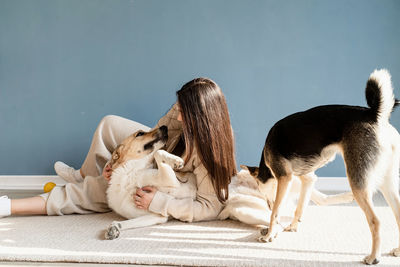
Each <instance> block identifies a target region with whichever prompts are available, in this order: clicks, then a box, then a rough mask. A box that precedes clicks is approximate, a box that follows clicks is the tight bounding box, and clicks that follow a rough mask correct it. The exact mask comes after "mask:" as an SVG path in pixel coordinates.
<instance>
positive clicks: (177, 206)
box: [0, 78, 236, 222]
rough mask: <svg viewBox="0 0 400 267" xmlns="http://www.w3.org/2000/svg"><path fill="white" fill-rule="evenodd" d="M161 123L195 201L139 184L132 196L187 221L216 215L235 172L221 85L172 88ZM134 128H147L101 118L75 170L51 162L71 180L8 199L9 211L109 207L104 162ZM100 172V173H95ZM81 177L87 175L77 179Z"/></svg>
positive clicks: (199, 81)
mask: <svg viewBox="0 0 400 267" xmlns="http://www.w3.org/2000/svg"><path fill="white" fill-rule="evenodd" d="M161 125H166V126H167V127H168V133H169V138H168V142H167V145H166V148H167V149H166V150H167V151H168V152H171V153H173V154H176V155H178V156H182V157H183V158H184V160H185V166H184V168H183V169H182V170H180V171H182V172H193V173H194V174H195V176H196V180H197V190H198V191H197V197H196V199H195V200H192V199H175V198H174V197H172V196H170V195H168V194H166V193H162V192H159V191H157V189H155V188H153V187H144V188H141V189H138V190H137V192H136V195H135V196H134V198H135V199H134V200H135V203H136V205H137V207H138V208H141V209H146V210H147V209H148V210H150V211H152V212H155V213H158V214H162V215H164V216H168V215H170V216H172V217H174V218H176V219H179V220H182V221H187V222H191V221H202V220H212V219H216V218H217V215H218V214H219V212H220V211H221V209H222V206H223V203H224V201H225V200H227V198H228V185H229V183H230V179H231V177H232V176H233V175H235V174H236V162H235V155H234V140H233V132H232V128H231V124H230V119H229V113H228V109H227V105H226V102H225V97H224V95H223V93H222V91H221V89H220V88H219V87H218V85H217V84H216V83H215V82H213V81H212V80H210V79H206V78H197V79H194V80H192V81H190V82H188V83H186V84H185V85H184V86H183V87H182V88H181V89H180V90H179V91H178V92H177V103H176V104H175V105H174V106H173V107H172V108H171V110H170V111H169V112H168V113H167V114H166V115H165V116H164V117H163V118H161V119H160V121H159V122H158V124H157V126H156V127H159V126H161ZM139 129H142V130H149V128H148V127H146V126H144V125H141V124H138V123H136V122H133V121H129V120H126V119H123V118H121V117H116V116H107V117H105V118H104V119H103V120H102V121H101V123H100V124H99V126H98V128H97V130H96V132H95V135H94V137H93V140H92V145H91V147H90V150H89V153H88V155H87V157H86V159H85V162H84V163H83V165H82V167H81V169H80V170H73V169H72V168H70V167H68V166H67V165H65V164H63V163H60V162H58V163H56V164H55V169H56V171H57V173H58V174H59V175H60V176H61V177H63V178H64V179H66V180H67V181H69V182H74V183H68V184H67V185H66V186H65V187H56V188H54V189H53V191H52V192H51V193H50V194H44V195H41V196H39V197H34V198H29V199H22V200H11V201H10V202H11V214H48V215H55V214H58V215H63V214H70V213H90V212H106V211H109V209H108V207H107V202H106V195H105V194H106V193H105V192H106V189H107V179H109V178H110V177H111V171H110V168H109V167H108V166H107V167H105V168H104V170H103V167H104V165H105V164H106V162H107V161H108V160H109V159H110V156H111V153H112V152H113V150H114V149H115V147H116V146H117V145H118V144H119V143H120V142H121V141H122V140H123V139H125V137H127V136H128V135H130V134H131V133H132V132H135V131H137V130H139ZM102 170H103V171H102ZM100 173H102V174H103V176H98V175H99V174H100ZM85 176H88V177H87V178H86V179H83V182H82V177H85ZM96 176H97V177H96ZM104 178H105V179H104ZM76 182H78V183H76ZM1 201H2V199H0V203H1ZM3 202H5V201H3ZM0 206H1V204H0ZM1 215H2V214H0V216H1ZM3 215H7V214H3Z"/></svg>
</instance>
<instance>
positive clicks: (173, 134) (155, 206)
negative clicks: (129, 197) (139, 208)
mask: <svg viewBox="0 0 400 267" xmlns="http://www.w3.org/2000/svg"><path fill="white" fill-rule="evenodd" d="M178 115H179V109H178V105H177V104H175V105H173V107H172V108H171V109H170V110H169V111H168V113H167V114H166V115H165V116H164V117H162V118H161V119H160V120H159V121H158V123H157V126H156V127H160V126H162V125H165V126H167V127H168V135H169V137H168V141H167V144H166V147H167V151H168V152H171V151H172V150H173V149H174V148H175V146H176V145H177V143H178V141H179V138H180V135H181V134H182V122H181V121H178V120H177V118H178ZM180 172H192V173H193V174H194V175H195V176H196V183H197V195H196V199H195V200H193V199H191V198H186V199H176V198H174V197H173V196H171V195H168V194H166V193H162V192H159V191H157V193H156V194H155V196H154V198H153V200H152V202H151V203H150V206H149V210H150V211H152V212H155V213H158V214H161V215H164V216H172V217H174V218H176V219H179V220H181V221H187V222H192V221H205V220H214V219H216V218H217V216H218V214H219V213H220V211H221V210H222V208H223V204H221V203H220V202H219V200H218V198H217V196H216V194H215V190H214V187H213V185H212V181H211V177H210V176H209V174H208V172H207V169H206V168H205V167H204V165H203V163H202V162H201V160H200V158H199V156H198V153H197V151H196V149H193V153H192V156H191V157H190V159H189V160H188V162H187V163H186V164H185V166H184V167H183V169H181V170H180ZM177 175H179V172H178V173H177Z"/></svg>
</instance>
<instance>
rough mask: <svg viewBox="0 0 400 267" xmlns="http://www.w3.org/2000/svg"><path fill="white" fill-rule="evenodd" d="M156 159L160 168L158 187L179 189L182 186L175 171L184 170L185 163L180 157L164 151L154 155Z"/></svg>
mask: <svg viewBox="0 0 400 267" xmlns="http://www.w3.org/2000/svg"><path fill="white" fill-rule="evenodd" d="M154 159H155V160H156V162H157V167H158V179H159V183H160V184H157V185H158V186H173V187H177V186H179V185H180V183H179V181H178V180H177V179H176V174H175V172H174V169H181V168H183V165H184V161H183V159H181V158H180V157H177V156H175V155H172V154H170V153H168V152H166V151H164V150H158V151H157V152H156V153H155V154H154Z"/></svg>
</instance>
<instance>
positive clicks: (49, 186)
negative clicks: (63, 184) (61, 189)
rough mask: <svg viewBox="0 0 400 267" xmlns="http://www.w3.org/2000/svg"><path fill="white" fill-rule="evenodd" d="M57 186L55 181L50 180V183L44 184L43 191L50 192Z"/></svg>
mask: <svg viewBox="0 0 400 267" xmlns="http://www.w3.org/2000/svg"><path fill="white" fill-rule="evenodd" d="M55 186H56V184H55V183H53V182H48V183H46V184H45V185H44V186H43V191H44V192H45V193H48V192H50V191H51V190H53V188H54V187H55Z"/></svg>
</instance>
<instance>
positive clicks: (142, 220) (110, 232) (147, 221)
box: [105, 214, 168, 240]
mask: <svg viewBox="0 0 400 267" xmlns="http://www.w3.org/2000/svg"><path fill="white" fill-rule="evenodd" d="M167 221H168V217H165V216H161V215H158V214H149V215H144V216H140V217H137V218H135V219H131V220H126V221H119V222H118V221H114V222H112V223H111V224H110V226H109V227H108V228H107V230H106V233H105V238H106V239H108V240H112V239H116V238H118V237H119V236H120V234H121V231H124V230H128V229H134V228H140V227H146V226H151V225H155V224H161V223H166V222H167Z"/></svg>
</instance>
